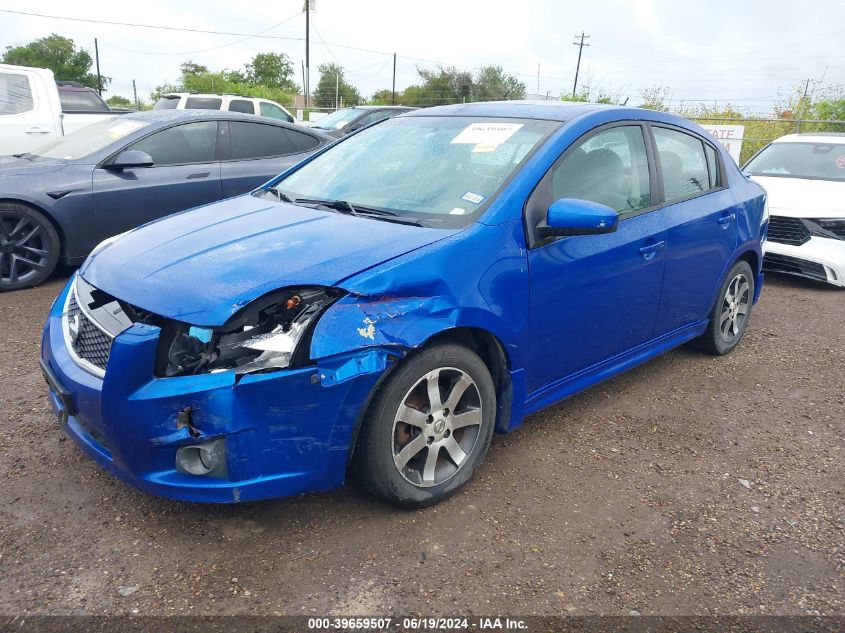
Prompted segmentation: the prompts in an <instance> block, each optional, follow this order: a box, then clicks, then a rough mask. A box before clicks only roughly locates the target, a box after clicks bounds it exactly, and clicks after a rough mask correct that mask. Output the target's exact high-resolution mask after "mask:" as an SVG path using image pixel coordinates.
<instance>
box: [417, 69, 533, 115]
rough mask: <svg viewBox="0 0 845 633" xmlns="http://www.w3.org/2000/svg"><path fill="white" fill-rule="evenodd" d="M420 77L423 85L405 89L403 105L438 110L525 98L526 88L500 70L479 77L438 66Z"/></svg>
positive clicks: (479, 73) (483, 71) (481, 72)
mask: <svg viewBox="0 0 845 633" xmlns="http://www.w3.org/2000/svg"><path fill="white" fill-rule="evenodd" d="M417 73H419V76H420V79H422V80H423V83H422V85H419V86H409V87H408V88H406V89H405V91H404V92H403V93H402V103H404V104H406V105H414V106H434V105H444V104H449V103H462V102H465V101H501V100H504V99H524V98H525V84H524V83H522V82H521V81H519V79H517V78H516V77H515V76H513V75H509V74H508V73H506V72H504V71H503V70H502V68H501V67H500V66H484V67H482V68H479V69H478V70H477V71H476V72H475V74H473V73H472V72H470V71H468V70H462V69H460V68H458V67H457V66H438V67H437V68H436V69H435V70H427V69H423V68H417Z"/></svg>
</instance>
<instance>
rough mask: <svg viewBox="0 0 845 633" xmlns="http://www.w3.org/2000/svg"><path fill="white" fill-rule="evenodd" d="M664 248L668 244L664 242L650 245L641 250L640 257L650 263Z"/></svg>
mask: <svg viewBox="0 0 845 633" xmlns="http://www.w3.org/2000/svg"><path fill="white" fill-rule="evenodd" d="M664 246H666V242H665V241H664V240H660V241H659V242H655V243H654V244H648V245H647V246H643V247H642V248H641V249H640V255H642V256H643V259H644V260H646V261H648V260H650V259H653V258H654V256H655V255H656V254H657V251H659V250H661V249H662V248H663V247H664Z"/></svg>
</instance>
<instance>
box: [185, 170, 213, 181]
mask: <svg viewBox="0 0 845 633" xmlns="http://www.w3.org/2000/svg"><path fill="white" fill-rule="evenodd" d="M209 175H211V172H210V171H203V172H200V173H197V174H189V175H188V180H192V179H194V178H208V176H209Z"/></svg>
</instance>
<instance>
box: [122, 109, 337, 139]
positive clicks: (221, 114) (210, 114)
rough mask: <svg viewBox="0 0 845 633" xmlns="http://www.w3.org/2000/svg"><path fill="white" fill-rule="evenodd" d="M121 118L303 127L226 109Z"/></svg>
mask: <svg viewBox="0 0 845 633" xmlns="http://www.w3.org/2000/svg"><path fill="white" fill-rule="evenodd" d="M121 118H122V119H132V120H135V121H145V122H147V123H171V122H172V123H177V122H179V121H211V120H214V121H216V120H225V121H248V122H251V123H264V124H269V125H278V126H281V127H288V128H290V129H292V130H297V131H298V132H302V131H304V130H305V129H308V128H303V127H302V126H300V125H294V124H293V123H288V122H287V121H280V120H279V119H272V118H270V117H264V116H257V115H255V114H245V113H242V112H231V111H228V110H145V111H143V112H130V113H128V114H122V115H121ZM309 132H311V133H313V134H315V135H318V136H325V135H324V134H323V133H322V132H320V131H318V130H309Z"/></svg>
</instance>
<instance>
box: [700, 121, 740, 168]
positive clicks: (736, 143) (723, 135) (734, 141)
mask: <svg viewBox="0 0 845 633" xmlns="http://www.w3.org/2000/svg"><path fill="white" fill-rule="evenodd" d="M701 127H703V128H704V129H705V130H707V132H709V133H710V135H711V136H712V137H713V138H715V139H716V140H717V141H719V143H721V144H722V147H724V148H725V149H726V150H728V154H730V155H731V158H733V159H734V162H735V163H737V164H739V154H740V152H741V151H742V136H743V134H745V126H744V125H702V126H701Z"/></svg>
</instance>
